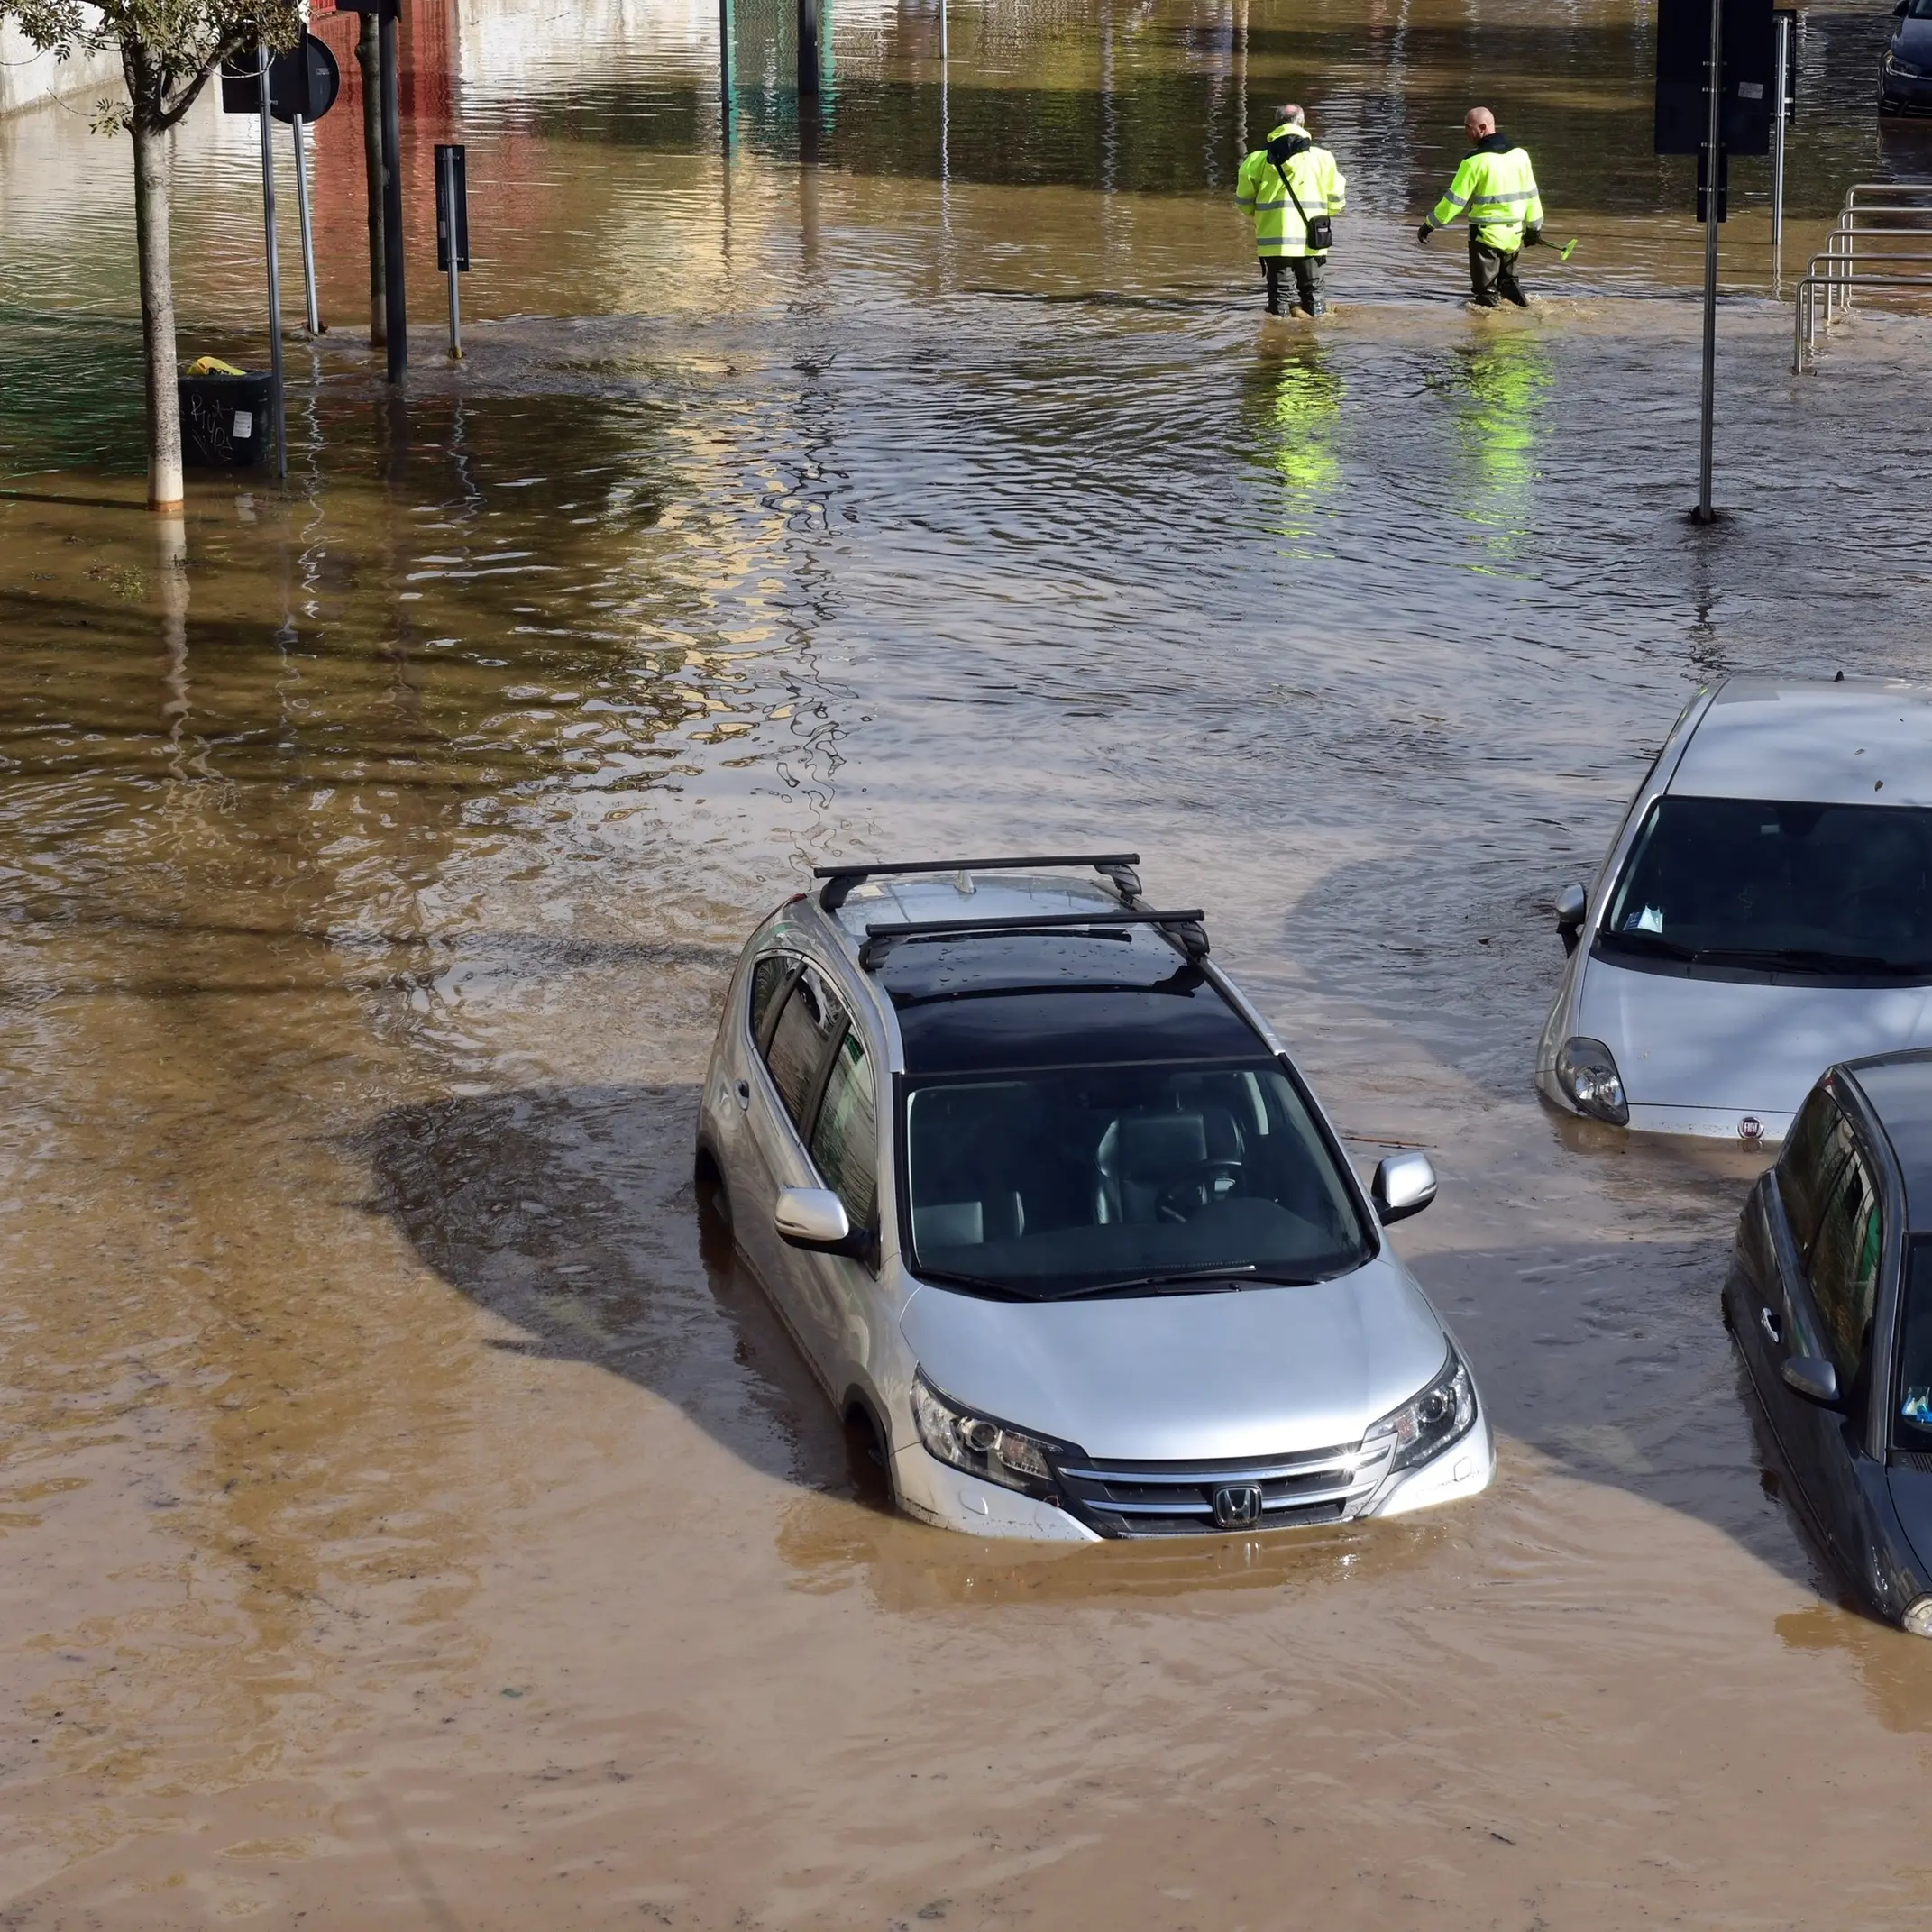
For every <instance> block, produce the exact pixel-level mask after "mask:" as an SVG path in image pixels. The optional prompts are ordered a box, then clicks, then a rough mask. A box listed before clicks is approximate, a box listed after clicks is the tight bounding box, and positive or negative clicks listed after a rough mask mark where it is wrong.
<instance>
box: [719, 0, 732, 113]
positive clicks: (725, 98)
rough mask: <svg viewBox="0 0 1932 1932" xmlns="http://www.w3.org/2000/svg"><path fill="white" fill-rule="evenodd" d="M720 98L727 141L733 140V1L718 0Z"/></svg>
mask: <svg viewBox="0 0 1932 1932" xmlns="http://www.w3.org/2000/svg"><path fill="white" fill-rule="evenodd" d="M718 98H719V100H720V101H721V102H722V103H723V104H724V108H725V139H726V140H727V141H729V140H730V138H731V0H718Z"/></svg>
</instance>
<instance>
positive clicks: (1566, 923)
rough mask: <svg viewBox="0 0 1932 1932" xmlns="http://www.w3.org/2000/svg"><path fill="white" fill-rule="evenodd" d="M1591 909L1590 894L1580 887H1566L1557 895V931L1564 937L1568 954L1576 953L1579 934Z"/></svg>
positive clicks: (1564, 947)
mask: <svg viewBox="0 0 1932 1932" xmlns="http://www.w3.org/2000/svg"><path fill="white" fill-rule="evenodd" d="M1589 909H1590V900H1589V893H1587V892H1585V891H1584V890H1583V888H1582V887H1581V886H1580V885H1566V886H1565V887H1564V888H1563V889H1562V891H1561V892H1560V893H1558V894H1557V895H1556V929H1557V931H1558V932H1560V933H1561V935H1562V939H1563V950H1564V951H1565V952H1566V953H1573V952H1575V951H1576V949H1577V934H1578V933H1579V932H1580V931H1581V930H1582V928H1583V920H1584V916H1585V915H1586V914H1587V913H1588V912H1589Z"/></svg>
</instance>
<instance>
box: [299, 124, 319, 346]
mask: <svg viewBox="0 0 1932 1932" xmlns="http://www.w3.org/2000/svg"><path fill="white" fill-rule="evenodd" d="M294 127H295V205H296V211H297V213H298V214H299V215H300V216H301V218H302V294H303V297H304V298H305V299H306V301H307V305H308V333H309V334H311V335H320V334H323V333H324V331H323V327H322V310H321V307H319V306H318V304H317V302H316V237H315V232H314V230H313V229H312V228H311V227H310V226H309V221H308V143H307V142H306V141H305V140H304V139H303V138H302V117H301V115H300V114H297V115H296V117H295V121H294Z"/></svg>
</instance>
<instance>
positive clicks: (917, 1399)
mask: <svg viewBox="0 0 1932 1932" xmlns="http://www.w3.org/2000/svg"><path fill="white" fill-rule="evenodd" d="M912 1420H913V1421H914V1422H915V1423H916V1424H918V1425H919V1439H920V1442H923V1443H924V1444H925V1445H926V1447H927V1448H928V1449H929V1450H930V1451H931V1452H932V1453H933V1454H934V1455H936V1456H937V1457H938V1458H939V1460H940V1461H941V1462H949V1463H951V1464H952V1466H953V1467H954V1468H955V1469H956V1470H965V1471H966V1474H967V1475H969V1476H977V1477H979V1478H980V1479H981V1480H982V1481H984V1482H996V1483H998V1484H1000V1485H1001V1487H1002V1488H1007V1489H1019V1490H1021V1491H1023V1492H1024V1493H1025V1494H1026V1495H1028V1496H1044V1495H1046V1494H1047V1492H1048V1490H1049V1489H1051V1488H1053V1469H1052V1465H1051V1464H1050V1463H1049V1462H1048V1456H1049V1455H1051V1454H1052V1453H1054V1452H1055V1451H1058V1450H1059V1449H1060V1448H1061V1447H1062V1446H1063V1445H1062V1444H1060V1443H1058V1442H1052V1441H1050V1440H1048V1438H1047V1437H1045V1436H1038V1435H1028V1434H1027V1433H1024V1432H1023V1431H1022V1430H1019V1429H1011V1428H1009V1427H1008V1426H1007V1425H1006V1424H1004V1423H998V1422H993V1421H992V1420H990V1419H989V1418H988V1417H986V1416H984V1415H975V1414H974V1413H973V1412H972V1411H971V1410H970V1409H963V1408H961V1407H959V1406H958V1405H957V1403H953V1402H949V1401H948V1400H947V1398H946V1397H945V1396H942V1395H941V1394H940V1393H939V1390H938V1389H936V1388H935V1387H933V1386H932V1384H931V1383H930V1382H929V1381H928V1380H927V1379H926V1378H925V1375H924V1373H923V1372H920V1374H917V1375H915V1376H914V1377H913V1378H912Z"/></svg>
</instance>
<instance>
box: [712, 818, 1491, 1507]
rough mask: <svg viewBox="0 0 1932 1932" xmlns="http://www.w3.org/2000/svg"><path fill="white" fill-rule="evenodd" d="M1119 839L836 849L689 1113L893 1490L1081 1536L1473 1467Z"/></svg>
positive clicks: (758, 1250)
mask: <svg viewBox="0 0 1932 1932" xmlns="http://www.w3.org/2000/svg"><path fill="white" fill-rule="evenodd" d="M1138 863H1139V862H1138V860H1137V858H1136V857H1135V856H1133V855H1132V854H1124V853H1123V854H1103V855H1100V856H1083V857H1079V858H1027V859H972V860H948V861H944V862H923V863H919V864H911V865H856V866H838V867H821V868H820V869H819V878H820V879H821V880H822V881H823V882H824V883H823V884H822V886H821V887H820V888H819V890H818V891H817V892H816V893H814V894H812V895H810V896H804V895H801V896H800V897H798V898H794V899H792V900H790V901H788V902H786V903H785V904H784V905H783V906H781V907H780V908H779V909H778V911H776V912H774V913H773V914H772V916H771V917H770V918H769V919H767V920H765V923H764V924H763V925H762V926H760V927H759V928H758V929H757V931H756V932H755V933H754V934H753V936H752V938H751V941H750V943H749V944H748V945H747V946H746V948H745V953H744V957H743V958H742V959H741V960H740V961H739V964H738V967H737V972H736V974H735V975H733V978H732V982H731V990H730V993H729V994H728V999H727V1002H726V1006H725V1012H724V1018H723V1021H722V1022H721V1024H720V1025H719V1030H718V1042H717V1045H716V1047H715V1048H714V1049H713V1052H712V1055H711V1065H710V1072H709V1074H708V1075H707V1076H706V1079H705V1084H704V1094H703V1098H702V1101H701V1103H700V1113H699V1123H698V1168H699V1177H700V1183H701V1184H703V1185H705V1186H709V1187H710V1189H711V1190H712V1191H713V1196H714V1198H715V1199H716V1200H717V1201H718V1203H719V1206H720V1207H721V1209H722V1211H723V1212H724V1213H727V1214H728V1216H729V1217H730V1221H731V1225H732V1228H733V1231H734V1233H735V1235H736V1238H737V1242H738V1244H739V1246H740V1247H741V1248H742V1250H744V1252H745V1253H746V1256H747V1258H748V1259H749V1260H750V1262H751V1264H752V1266H753V1268H755V1270H756V1272H757V1274H758V1276H759V1277H760V1278H761V1280H762V1281H763V1282H764V1283H765V1287H766V1290H767V1292H768V1293H769V1294H770V1296H771V1298H772V1301H773V1302H774V1305H776V1307H777V1309H778V1312H779V1314H780V1315H781V1316H782V1317H783V1320H784V1321H785V1323H786V1324H787V1325H788V1326H789V1327H790V1329H791V1331H792V1333H793V1335H794V1336H795V1337H796V1338H797V1340H798V1342H799V1346H800V1347H801V1350H802V1351H804V1354H805V1357H806V1359H807V1360H808V1361H809V1362H810V1364H811V1366H812V1368H813V1369H814V1371H815V1372H816V1373H817V1375H818V1377H819V1379H820V1381H822V1382H823V1384H824V1385H825V1387H826V1389H827V1391H828V1392H829V1395H830V1396H831V1397H832V1400H833V1402H834V1403H835V1404H836V1405H837V1406H838V1410H839V1413H840V1414H841V1415H844V1416H845V1417H846V1418H847V1420H848V1421H850V1422H854V1423H863V1424H865V1425H867V1426H869V1428H870V1429H871V1431H872V1432H873V1433H874V1436H875V1438H876V1441H877V1444H878V1448H879V1451H880V1452H881V1454H882V1456H883V1459H884V1463H885V1466H886V1469H887V1470H888V1471H889V1472H890V1475H891V1479H892V1485H893V1494H894V1496H895V1497H896V1498H897V1500H898V1501H899V1503H900V1504H901V1506H903V1507H904V1508H905V1509H906V1510H908V1511H910V1512H911V1514H912V1515H916V1516H920V1517H923V1518H924V1519H926V1520H927V1521H928V1522H930V1523H937V1524H940V1525H945V1526H946V1527H948V1528H952V1529H960V1530H967V1531H973V1532H976V1533H978V1534H982V1535H999V1536H1025V1537H1034V1538H1043V1539H1058V1540H1063V1541H1086V1540H1090V1539H1093V1538H1097V1537H1120V1536H1161V1535H1176V1534H1188V1533H1200V1532H1207V1533H1210V1534H1212V1533H1215V1532H1223V1533H1226V1532H1242V1533H1247V1532H1256V1531H1263V1530H1274V1529H1280V1528H1286V1527H1289V1526H1294V1525H1310V1524H1323V1523H1335V1522H1341V1521H1347V1520H1350V1519H1351V1518H1355V1517H1360V1516H1367V1515H1394V1514H1396V1512H1398V1511H1404V1510H1411V1509H1417V1508H1421V1507H1423V1506H1425V1505H1428V1504H1433V1503H1441V1502H1447V1501H1449V1500H1451V1498H1454V1497H1461V1496H1470V1495H1474V1494H1475V1493H1476V1492H1477V1491H1478V1490H1479V1489H1481V1488H1484V1486H1485V1485H1486V1484H1487V1483H1488V1480H1489V1479H1490V1476H1491V1474H1492V1472H1493V1470H1494V1466H1495V1458H1494V1450H1493V1447H1492V1444H1491V1440H1490V1433H1489V1425H1488V1418H1487V1417H1486V1415H1484V1413H1483V1409H1482V1406H1481V1404H1480V1401H1479V1398H1478V1396H1477V1392H1476V1386H1475V1383H1474V1381H1473V1379H1472V1378H1471V1377H1470V1371H1469V1369H1468V1367H1467V1366H1466V1365H1465V1363H1464V1362H1463V1360H1462V1358H1461V1356H1460V1353H1459V1352H1458V1351H1457V1349H1456V1347H1455V1345H1454V1344H1453V1342H1452V1341H1451V1340H1450V1338H1449V1336H1448V1334H1447V1332H1445V1331H1444V1329H1443V1327H1442V1322H1441V1320H1440V1318H1439V1317H1438V1316H1437V1314H1436V1313H1435V1311H1434V1309H1433V1308H1432V1307H1431V1306H1430V1305H1429V1303H1428V1301H1427V1300H1426V1299H1425V1298H1424V1296H1423V1293H1422V1291H1421V1290H1420V1289H1419V1288H1418V1287H1417V1286H1415V1282H1414V1281H1413V1280H1412V1279H1411V1278H1410V1277H1409V1274H1408V1272H1407V1270H1406V1268H1404V1267H1403V1265H1402V1263H1401V1262H1400V1261H1399V1260H1398V1259H1396V1256H1395V1255H1394V1254H1393V1253H1392V1252H1391V1251H1390V1250H1389V1249H1388V1247H1387V1242H1386V1241H1385V1239H1384V1237H1383V1234H1382V1232H1381V1229H1382V1225H1383V1224H1384V1223H1386V1222H1391V1221H1395V1220H1397V1219H1399V1218H1400V1217H1401V1216H1402V1215H1404V1214H1409V1213H1415V1212H1417V1211H1418V1210H1419V1209H1421V1208H1423V1207H1424V1206H1426V1205H1427V1204H1428V1203H1429V1201H1430V1199H1431V1198H1432V1197H1433V1195H1434V1192H1435V1176H1434V1173H1433V1169H1432V1168H1431V1167H1430V1165H1429V1162H1428V1160H1427V1158H1425V1157H1424V1156H1423V1155H1421V1154H1419V1153H1404V1154H1397V1155H1394V1156H1391V1157H1390V1158H1387V1159H1386V1160H1384V1161H1383V1162H1382V1163H1381V1165H1380V1167H1378V1169H1377V1170H1376V1175H1375V1180H1374V1184H1373V1187H1372V1189H1371V1190H1370V1191H1369V1192H1368V1193H1365V1192H1364V1190H1363V1189H1362V1187H1361V1186H1360V1183H1359V1181H1358V1180H1357V1179H1356V1177H1355V1175H1354V1174H1353V1172H1352V1171H1351V1167H1350V1166H1349V1163H1348V1161H1347V1160H1346V1159H1345V1158H1344V1157H1343V1155H1342V1152H1341V1146H1340V1143H1339V1141H1338V1140H1337V1139H1336V1136H1335V1133H1334V1131H1333V1129H1332V1127H1331V1126H1330V1125H1329V1123H1328V1122H1327V1121H1326V1120H1325V1119H1324V1118H1323V1113H1322V1111H1321V1109H1320V1108H1319V1107H1318V1106H1317V1105H1316V1104H1315V1102H1314V1097H1313V1095H1312V1094H1310V1093H1309V1091H1308V1088H1307V1086H1306V1085H1305V1083H1304V1082H1303V1080H1302V1078H1301V1076H1299V1075H1298V1074H1297V1073H1296V1070H1295V1067H1294V1066H1293V1065H1292V1063H1291V1062H1290V1061H1289V1059H1288V1057H1287V1055H1286V1053H1285V1052H1284V1051H1283V1050H1282V1048H1281V1046H1280V1043H1279V1042H1278V1041H1277V1039H1275V1037H1274V1036H1273V1034H1272V1033H1271V1032H1270V1031H1269V1030H1268V1026H1267V1024H1266V1023H1265V1022H1264V1021H1263V1020H1262V1019H1261V1017H1260V1016H1259V1013H1257V1012H1255V1011H1254V1009H1253V1008H1252V1007H1251V1006H1250V1004H1249V1003H1248V1002H1247V1001H1246V1000H1244V999H1243V998H1242V997H1241V994H1240V993H1237V992H1236V991H1235V989H1234V988H1233V986H1232V984H1230V983H1229V982H1228V980H1227V979H1226V977H1225V976H1224V975H1222V974H1221V973H1220V972H1219V971H1218V970H1217V969H1216V968H1215V967H1214V966H1212V965H1210V964H1209V962H1208V958H1207V950H1208V947H1207V938H1206V934H1205V932H1204V929H1203V927H1202V924H1201V918H1202V915H1201V914H1200V913H1199V912H1198V911H1178V912H1171V911H1156V910H1153V909H1151V908H1149V906H1147V905H1146V904H1145V903H1144V902H1143V901H1142V899H1141V898H1140V880H1139V877H1138V875H1137V874H1136V873H1135V871H1134V870H1133V868H1134V866H1135V865H1137V864H1138Z"/></svg>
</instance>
